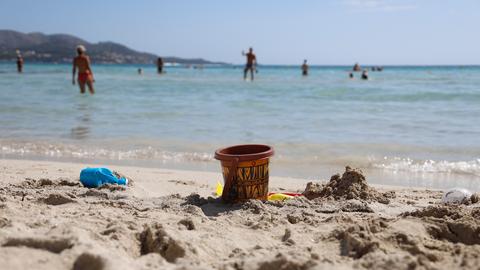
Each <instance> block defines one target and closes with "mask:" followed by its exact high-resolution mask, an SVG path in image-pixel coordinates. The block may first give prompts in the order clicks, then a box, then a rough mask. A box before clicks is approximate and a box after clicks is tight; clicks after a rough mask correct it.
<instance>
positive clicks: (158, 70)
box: [157, 57, 164, 74]
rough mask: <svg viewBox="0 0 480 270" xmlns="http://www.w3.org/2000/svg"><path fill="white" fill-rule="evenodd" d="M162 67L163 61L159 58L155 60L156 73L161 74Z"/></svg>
mask: <svg viewBox="0 0 480 270" xmlns="http://www.w3.org/2000/svg"><path fill="white" fill-rule="evenodd" d="M163 66H164V63H163V59H162V58H161V57H158V58H157V73H158V74H162V73H163Z"/></svg>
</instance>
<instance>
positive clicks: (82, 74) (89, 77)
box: [72, 45, 95, 95]
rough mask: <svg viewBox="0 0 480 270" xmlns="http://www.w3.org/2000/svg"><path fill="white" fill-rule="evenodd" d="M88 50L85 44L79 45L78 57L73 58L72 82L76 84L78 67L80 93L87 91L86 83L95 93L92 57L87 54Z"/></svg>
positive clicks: (91, 91)
mask: <svg viewBox="0 0 480 270" xmlns="http://www.w3.org/2000/svg"><path fill="white" fill-rule="evenodd" d="M86 51H87V50H86V49H85V47H84V46H83V45H78V46H77V57H75V58H73V71H72V84H73V85H75V73H76V72H77V68H78V78H77V81H78V86H79V87H80V93H81V94H84V93H85V84H86V85H87V86H88V90H89V91H90V94H92V95H93V94H94V93H95V90H94V89H93V83H94V82H95V80H94V79H93V72H92V69H91V68H90V58H89V57H88V56H87V55H86V54H85V52H86Z"/></svg>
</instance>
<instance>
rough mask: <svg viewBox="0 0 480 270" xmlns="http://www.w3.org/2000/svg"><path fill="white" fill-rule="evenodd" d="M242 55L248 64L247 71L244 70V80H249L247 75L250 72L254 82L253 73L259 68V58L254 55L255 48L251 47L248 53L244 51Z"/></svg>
mask: <svg viewBox="0 0 480 270" xmlns="http://www.w3.org/2000/svg"><path fill="white" fill-rule="evenodd" d="M242 55H243V56H246V57H247V64H246V65H245V69H244V70H243V79H244V80H246V79H247V73H248V71H250V78H251V79H252V81H253V71H254V70H256V66H257V57H256V56H255V54H254V53H253V48H251V47H250V49H249V50H248V53H245V52H243V51H242Z"/></svg>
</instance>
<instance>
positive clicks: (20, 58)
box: [17, 50, 23, 73]
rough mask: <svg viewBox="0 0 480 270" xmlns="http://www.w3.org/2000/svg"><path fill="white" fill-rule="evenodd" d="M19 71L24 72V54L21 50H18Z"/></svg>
mask: <svg viewBox="0 0 480 270" xmlns="http://www.w3.org/2000/svg"><path fill="white" fill-rule="evenodd" d="M17 72H18V73H22V72H23V57H22V54H21V53H20V50H17Z"/></svg>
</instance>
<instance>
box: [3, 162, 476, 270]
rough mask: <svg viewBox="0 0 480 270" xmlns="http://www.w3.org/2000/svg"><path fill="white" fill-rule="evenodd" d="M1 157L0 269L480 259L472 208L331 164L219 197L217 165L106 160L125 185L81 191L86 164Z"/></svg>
mask: <svg viewBox="0 0 480 270" xmlns="http://www.w3.org/2000/svg"><path fill="white" fill-rule="evenodd" d="M0 164H1V166H0V264H1V265H2V268H4V269H79V270H80V269H93V270H100V269H159V268H161V269H232V270H233V269H261V270H270V269H271V270H278V269H288V270H290V269H292V270H293V269H332V268H335V269H352V268H355V269H389V270H391V269H462V268H465V269H467V268H468V269H472V268H476V267H478V265H480V258H479V254H480V245H479V244H480V223H479V221H478V219H479V218H480V205H479V204H478V203H476V204H475V203H473V204H469V205H458V206H445V205H441V204H440V203H439V202H440V198H441V195H442V192H441V191H438V190H425V189H409V188H399V187H385V186H382V187H378V186H374V187H372V186H367V185H365V183H363V182H361V183H360V182H359V183H358V184H359V185H358V186H347V187H346V186H344V185H342V183H345V181H343V180H345V179H347V178H348V179H354V180H351V181H357V180H355V179H356V178H351V176H352V174H348V173H347V174H343V173H344V172H339V173H340V175H339V176H338V177H334V178H333V181H330V182H328V181H327V180H329V179H325V180H324V181H320V179H319V181H318V182H316V183H312V184H309V193H308V194H309V195H308V198H310V199H307V198H305V197H298V198H295V199H292V200H289V201H285V202H261V201H248V202H245V203H242V204H236V205H226V204H223V203H221V202H220V201H219V200H218V199H216V198H215V197H214V195H213V192H214V190H215V184H216V182H217V181H219V180H221V179H222V178H221V175H220V173H218V174H217V173H206V172H195V171H175V170H163V169H151V168H135V167H121V166H110V168H112V169H115V170H117V171H119V172H121V173H123V174H125V175H126V176H128V177H130V178H131V179H132V180H133V181H131V185H130V186H128V187H126V188H124V187H119V186H106V187H104V188H100V189H87V188H84V187H82V186H81V185H80V183H79V180H78V176H79V172H80V170H81V169H82V168H84V167H86V166H87V165H89V164H73V163H56V162H44V161H24V160H1V162H0ZM90 165H91V166H93V164H90ZM347 172H348V171H347ZM342 174H343V175H342ZM342 179H343V180H342ZM366 180H367V183H368V175H366ZM349 181H350V180H349ZM362 181H363V180H362ZM306 186H307V181H306V180H301V179H289V178H278V177H272V178H271V179H270V190H271V191H293V192H303V191H304V190H305V187H306ZM312 194H313V195H312ZM352 194H353V195H352Z"/></svg>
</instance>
